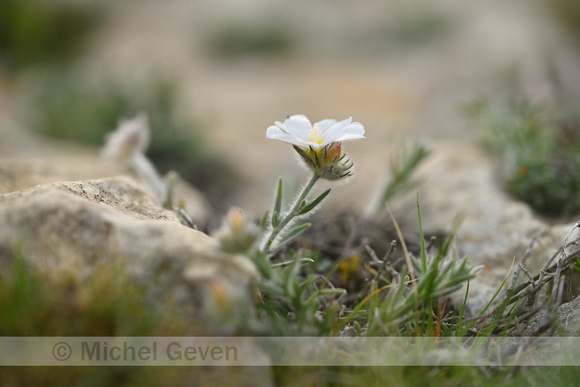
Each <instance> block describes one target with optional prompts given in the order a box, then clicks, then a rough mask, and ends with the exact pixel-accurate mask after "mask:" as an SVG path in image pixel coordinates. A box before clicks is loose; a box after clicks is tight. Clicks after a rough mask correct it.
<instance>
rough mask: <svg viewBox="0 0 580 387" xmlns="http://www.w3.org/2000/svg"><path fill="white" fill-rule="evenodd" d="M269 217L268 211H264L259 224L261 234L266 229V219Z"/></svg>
mask: <svg viewBox="0 0 580 387" xmlns="http://www.w3.org/2000/svg"><path fill="white" fill-rule="evenodd" d="M269 217H270V214H269V213H268V211H266V212H265V213H264V216H263V217H262V221H261V222H260V231H261V233H262V234H263V233H264V232H266V228H268V219H269Z"/></svg>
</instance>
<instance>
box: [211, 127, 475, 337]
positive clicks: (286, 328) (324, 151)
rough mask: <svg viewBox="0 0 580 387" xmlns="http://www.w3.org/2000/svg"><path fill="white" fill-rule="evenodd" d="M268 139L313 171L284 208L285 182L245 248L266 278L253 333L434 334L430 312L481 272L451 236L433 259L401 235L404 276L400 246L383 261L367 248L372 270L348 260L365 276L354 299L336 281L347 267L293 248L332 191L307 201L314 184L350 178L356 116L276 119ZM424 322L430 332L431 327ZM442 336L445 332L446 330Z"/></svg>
mask: <svg viewBox="0 0 580 387" xmlns="http://www.w3.org/2000/svg"><path fill="white" fill-rule="evenodd" d="M266 135H267V137H268V138H271V139H275V140H280V141H284V142H287V143H290V144H292V145H293V147H294V149H295V150H296V152H297V153H298V154H299V155H300V157H301V159H302V161H303V162H304V164H305V165H306V166H307V167H308V168H309V169H310V170H311V172H312V177H311V178H310V180H309V181H308V183H307V184H306V185H304V186H303V187H302V189H301V190H300V192H299V193H298V195H297V198H296V199H295V200H294V202H293V203H292V204H290V205H288V206H287V207H288V208H286V209H285V208H284V205H283V203H284V200H283V198H282V191H283V189H282V180H281V179H280V181H279V182H278V186H277V190H276V197H275V200H274V205H273V209H272V212H271V214H269V213H266V214H265V216H264V217H263V219H262V224H261V235H262V237H261V238H260V239H258V243H257V245H255V246H254V247H253V248H250V249H248V248H246V249H244V250H245V253H246V254H248V256H249V257H250V258H251V259H252V260H253V261H254V262H255V263H256V265H257V267H258V269H259V271H260V273H261V275H262V281H261V284H260V299H259V301H258V311H259V316H258V317H259V318H258V319H257V320H254V321H250V322H248V326H247V328H248V329H249V330H250V331H251V332H254V333H261V334H275V335H296V334H300V335H331V336H341V335H358V336H365V335H385V334H395V335H401V334H403V333H405V332H406V334H420V335H434V332H435V331H434V330H433V317H432V314H433V313H434V311H437V310H438V308H437V302H438V300H440V299H441V298H442V297H445V296H447V295H449V294H450V293H452V292H454V291H456V290H457V289H459V288H460V287H461V286H462V285H463V284H464V283H465V282H466V281H468V280H469V279H471V278H473V277H474V276H475V274H476V272H477V271H478V270H479V269H480V267H476V268H472V267H471V266H470V265H469V262H468V261H466V260H459V259H458V258H457V257H456V256H451V257H449V256H448V250H449V246H450V240H451V239H450V238H449V239H447V240H446V241H445V243H444V244H443V245H442V247H441V248H440V249H439V250H437V253H435V254H434V255H431V254H429V253H428V252H427V247H426V245H425V241H424V236H423V230H422V229H420V235H419V236H420V239H421V240H422V243H421V248H420V251H419V256H418V257H417V258H416V257H415V256H413V255H412V254H410V253H409V252H408V251H407V247H406V244H405V242H404V240H403V239H402V236H401V234H400V230H399V237H400V240H401V242H402V246H403V251H404V257H405V260H406V263H407V264H406V266H403V267H402V269H401V270H402V271H401V272H397V271H396V270H394V268H393V267H392V265H391V261H390V260H389V258H390V255H391V254H392V253H393V252H394V247H395V244H392V245H391V249H390V250H389V252H388V253H387V255H386V256H385V258H384V259H382V260H381V259H379V258H378V257H377V256H376V254H375V252H374V251H373V250H372V249H371V248H370V247H369V246H367V254H368V255H369V256H370V262H369V264H368V266H367V265H363V264H362V262H363V259H362V258H361V257H360V256H358V255H353V256H352V257H351V258H352V259H351V261H352V262H353V265H351V266H352V267H351V266H349V267H350V268H351V269H352V270H354V271H361V272H366V273H367V281H366V283H365V284H364V285H363V286H362V287H361V288H359V289H358V290H357V293H355V294H350V295H349V294H348V292H347V290H345V289H343V288H340V287H336V286H335V285H334V284H333V280H332V278H333V274H334V273H335V272H336V271H337V270H338V271H341V274H342V275H343V276H346V274H348V273H346V271H348V270H346V269H345V268H344V267H343V266H344V265H343V263H344V261H343V262H342V263H337V264H335V265H333V266H331V267H329V266H328V265H327V264H325V263H324V257H323V256H321V255H320V254H318V253H316V252H315V251H307V250H304V249H300V248H299V249H298V250H297V251H295V250H293V249H288V246H290V244H291V243H293V242H294V241H296V240H298V238H299V237H300V236H301V235H303V234H304V233H305V232H306V231H307V230H308V229H309V227H310V223H300V219H303V218H304V217H306V216H308V215H310V214H311V213H312V212H313V210H315V209H316V208H317V206H318V205H319V204H320V203H321V202H322V201H323V200H324V199H325V198H326V196H327V195H328V194H329V193H330V189H328V190H326V191H324V192H323V193H321V194H319V195H318V196H316V197H315V198H313V199H311V198H309V193H310V192H311V190H312V189H313V187H314V185H315V183H316V182H317V181H318V180H319V179H326V180H331V181H335V180H342V179H347V178H348V177H349V176H350V175H351V173H352V172H351V171H352V166H353V163H352V161H350V159H349V158H348V157H347V156H346V155H345V154H343V153H342V147H341V144H340V141H346V140H356V139H362V138H364V128H363V127H362V125H361V124H360V123H358V122H355V123H352V121H351V119H347V120H344V121H341V122H336V121H335V120H323V121H320V122H317V123H315V124H314V125H312V124H311V123H310V121H309V120H308V119H307V118H306V117H305V116H303V115H296V116H291V117H289V118H288V119H287V120H286V121H284V122H283V123H281V122H276V126H271V127H269V128H268V130H267V133H266ZM426 153H427V152H426V151H425V149H424V148H422V147H419V146H417V147H416V148H415V150H414V151H413V152H412V155H413V157H411V158H409V159H407V158H405V160H406V161H405V162H404V163H403V165H402V166H401V167H397V168H394V171H395V172H396V173H395V174H394V176H393V179H394V181H393V182H392V183H391V184H390V185H389V187H399V189H402V187H404V186H408V185H406V184H405V183H404V182H406V181H408V180H407V179H408V176H409V175H410V172H411V171H412V170H413V169H414V167H415V166H416V165H417V164H418V163H419V162H420V161H421V160H422V159H423V158H424V157H425V156H426ZM407 160H408V161H407ZM385 192H390V193H389V196H388V197H391V196H390V195H394V194H395V193H396V192H397V189H394V188H391V189H390V190H389V189H387V190H385ZM419 221H421V219H419ZM229 222H230V223H232V222H231V221H229ZM234 223H235V222H234ZM238 223H239V225H238V226H236V227H235V228H236V229H237V230H243V229H244V227H243V226H242V225H241V224H242V222H238ZM229 228H230V229H231V230H232V231H231V232H229V233H225V235H230V237H229V238H228V239H226V240H227V241H228V243H227V244H226V245H224V248H225V247H229V246H232V245H235V244H233V243H231V242H229V241H231V240H232V236H234V234H236V235H245V234H246V233H243V232H240V231H238V232H237V233H234V232H233V229H234V227H231V226H230V227H229ZM226 229H227V227H226ZM221 235H224V234H223V232H222V234H221ZM244 240H247V238H244ZM245 245H246V246H248V244H245ZM240 252H244V251H240ZM429 324H430V325H429ZM427 325H429V326H430V328H426V326H427ZM413 332H414V333H413ZM419 332H421V333H419ZM438 334H440V335H441V334H442V333H441V329H439V331H438Z"/></svg>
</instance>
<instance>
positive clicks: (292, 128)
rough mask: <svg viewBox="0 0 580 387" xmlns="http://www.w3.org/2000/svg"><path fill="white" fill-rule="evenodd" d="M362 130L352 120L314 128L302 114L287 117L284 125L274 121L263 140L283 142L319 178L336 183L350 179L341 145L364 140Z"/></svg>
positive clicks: (333, 122)
mask: <svg viewBox="0 0 580 387" xmlns="http://www.w3.org/2000/svg"><path fill="white" fill-rule="evenodd" d="M364 134H365V129H364V127H363V126H362V125H361V124H360V122H352V118H347V119H346V120H343V121H340V122H337V121H336V120H322V121H318V122H317V123H315V124H314V125H312V124H311V123H310V121H309V120H308V118H306V116H305V115H303V114H297V115H294V116H290V117H288V118H287V119H286V121H284V122H283V123H282V122H279V121H276V126H270V127H269V128H268V130H267V131H266V137H267V138H270V139H272V140H278V141H284V142H287V143H290V144H292V145H293V146H294V149H295V150H296V152H298V154H299V155H300V157H301V158H302V160H303V161H304V162H305V163H306V165H307V166H308V167H309V168H310V169H312V170H313V171H314V172H315V173H316V174H317V175H318V176H319V177H322V178H324V179H328V180H339V179H343V178H345V177H348V176H351V175H352V170H351V169H352V166H353V164H352V161H350V160H349V159H348V158H347V157H346V155H345V154H343V153H342V147H341V144H340V142H341V141H348V140H358V139H361V138H365V136H364Z"/></svg>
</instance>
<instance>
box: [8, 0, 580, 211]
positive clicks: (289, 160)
mask: <svg viewBox="0 0 580 387" xmlns="http://www.w3.org/2000/svg"><path fill="white" fill-rule="evenodd" d="M579 48H580V3H579V2H573V1H567V0H526V1H524V0H515V1H509V2H506V1H500V0H489V1H485V2H464V1H459V0H442V1H437V2H433V1H427V0H424V1H422V0H414V1H406V2H385V1H367V2H364V3H360V2H358V3H357V2H346V1H330V0H323V1H315V2H313V1H293V2H283V1H271V0H247V1H243V2H239V1H233V0H216V1H211V2H209V1H175V0H170V1H163V2H161V1H124V2H114V1H104V2H89V1H72V0H70V1H65V0H59V1H55V0H50V1H49V0H2V3H1V4H0V158H44V157H47V158H50V157H51V156H52V155H54V153H55V152H59V153H61V152H62V149H63V148H62V146H58V147H53V144H56V143H57V142H58V143H59V144H61V143H62V142H66V143H67V144H71V145H70V146H71V147H75V148H74V149H77V150H78V149H79V148H78V146H80V145H78V144H84V145H82V146H83V147H86V149H87V152H91V151H93V150H96V149H98V147H100V146H101V145H102V144H103V143H104V137H105V134H106V133H107V132H111V131H113V130H114V129H115V127H116V125H117V122H118V121H119V119H121V118H131V117H133V116H134V115H135V114H137V113H138V112H139V111H146V112H147V113H148V115H149V119H150V123H151V126H152V131H153V134H152V144H151V146H150V149H149V152H148V154H149V156H150V157H151V159H152V160H153V162H154V163H155V165H156V166H157V168H158V169H159V170H160V171H161V172H162V173H164V172H166V171H168V170H170V169H173V170H176V171H177V172H179V173H180V174H181V176H183V177H184V178H186V179H187V180H189V181H190V182H191V183H192V184H194V185H195V186H197V187H198V188H199V189H201V190H202V191H204V192H205V193H206V194H207V195H208V197H209V198H210V200H211V201H212V204H213V205H214V206H215V207H216V208H218V210H219V211H222V210H223V209H225V208H227V207H228V206H230V205H237V206H240V207H242V208H244V209H246V210H249V211H250V212H254V213H257V214H260V213H262V211H263V210H264V209H265V208H264V206H267V205H268V203H269V199H270V198H271V196H272V194H273V189H274V185H275V181H276V179H277V177H279V176H282V175H284V176H285V177H287V178H288V180H289V181H292V182H293V184H299V183H300V182H302V181H303V180H304V179H305V175H306V173H305V172H304V171H303V170H302V169H300V167H298V165H297V163H296V158H295V157H294V155H293V150H292V148H291V147H290V146H287V145H285V144H282V143H279V142H273V141H270V140H266V138H265V131H266V128H267V127H268V126H270V125H272V124H273V123H274V121H276V120H280V121H283V120H284V119H285V118H286V116H288V115H291V114H298V113H303V114H306V115H307V116H308V117H309V118H310V119H311V120H312V121H313V122H314V121H319V120H321V119H324V118H334V119H337V120H341V119H344V118H347V117H350V116H352V117H353V120H354V121H359V122H361V123H362V124H363V125H364V126H365V128H366V131H367V132H366V135H367V140H364V141H359V142H354V143H348V144H347V145H346V146H345V150H346V152H347V153H348V154H349V155H350V156H351V158H352V159H353V161H354V162H355V166H356V171H355V173H356V176H355V178H354V179H353V180H352V182H351V184H348V185H347V186H345V187H341V188H340V190H336V194H335V195H332V200H334V201H335V203H343V204H344V203H346V204H347V205H354V206H361V207H364V205H365V204H366V198H369V197H370V196H371V191H372V190H373V188H374V187H375V185H376V183H377V181H379V180H381V178H382V177H383V176H384V175H385V173H386V171H387V167H388V163H389V158H390V155H391V154H392V153H393V152H395V151H397V149H398V148H400V147H401V146H402V144H406V143H408V142H410V141H413V140H414V139H416V138H420V139H421V140H422V141H423V142H424V143H425V144H426V145H427V146H429V144H430V143H431V142H435V141H440V140H444V139H448V138H475V137H476V135H477V134H476V131H475V130H474V129H473V127H472V126H473V124H472V122H471V121H470V120H469V119H468V118H467V117H466V116H465V114H464V111H463V109H462V106H464V105H465V104H466V103H468V102H470V101H473V100H477V99H486V100H493V101H502V100H508V99H510V98H524V97H525V98H528V99H530V100H532V101H534V102H537V103H541V104H546V105H549V106H557V107H558V108H559V109H563V110H566V109H568V110H570V109H574V108H577V106H578V102H577V101H578V100H579V98H580V50H579ZM73 144H76V145H73ZM82 149H85V148H82ZM457 151H458V152H461V149H458V150H457ZM353 198H357V200H356V201H357V203H352V202H353Z"/></svg>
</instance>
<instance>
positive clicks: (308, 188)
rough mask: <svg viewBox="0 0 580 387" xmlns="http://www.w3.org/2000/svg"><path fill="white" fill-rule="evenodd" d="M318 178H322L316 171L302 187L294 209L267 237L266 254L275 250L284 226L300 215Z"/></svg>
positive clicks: (264, 250)
mask: <svg viewBox="0 0 580 387" xmlns="http://www.w3.org/2000/svg"><path fill="white" fill-rule="evenodd" d="M318 179H320V176H319V175H318V173H314V174H313V175H312V177H311V178H310V180H309V181H308V183H306V185H305V186H304V188H302V192H301V193H300V196H298V199H296V202H295V203H294V205H293V206H292V209H290V211H288V213H287V214H286V215H285V216H284V217H283V218H282V219H281V220H280V223H279V224H278V226H276V227H275V228H274V229H272V231H271V232H270V236H268V239H266V244H265V246H264V248H263V252H264V254H266V255H269V254H271V253H272V252H273V249H272V244H273V243H274V240H275V239H276V237H278V235H279V234H280V232H281V231H282V230H284V228H285V227H286V226H287V225H288V224H289V223H290V221H292V219H294V217H296V215H298V211H299V210H300V207H301V206H302V202H303V201H304V200H306V197H307V196H308V194H309V193H310V191H311V190H312V188H313V187H314V184H316V182H317V181H318Z"/></svg>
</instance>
